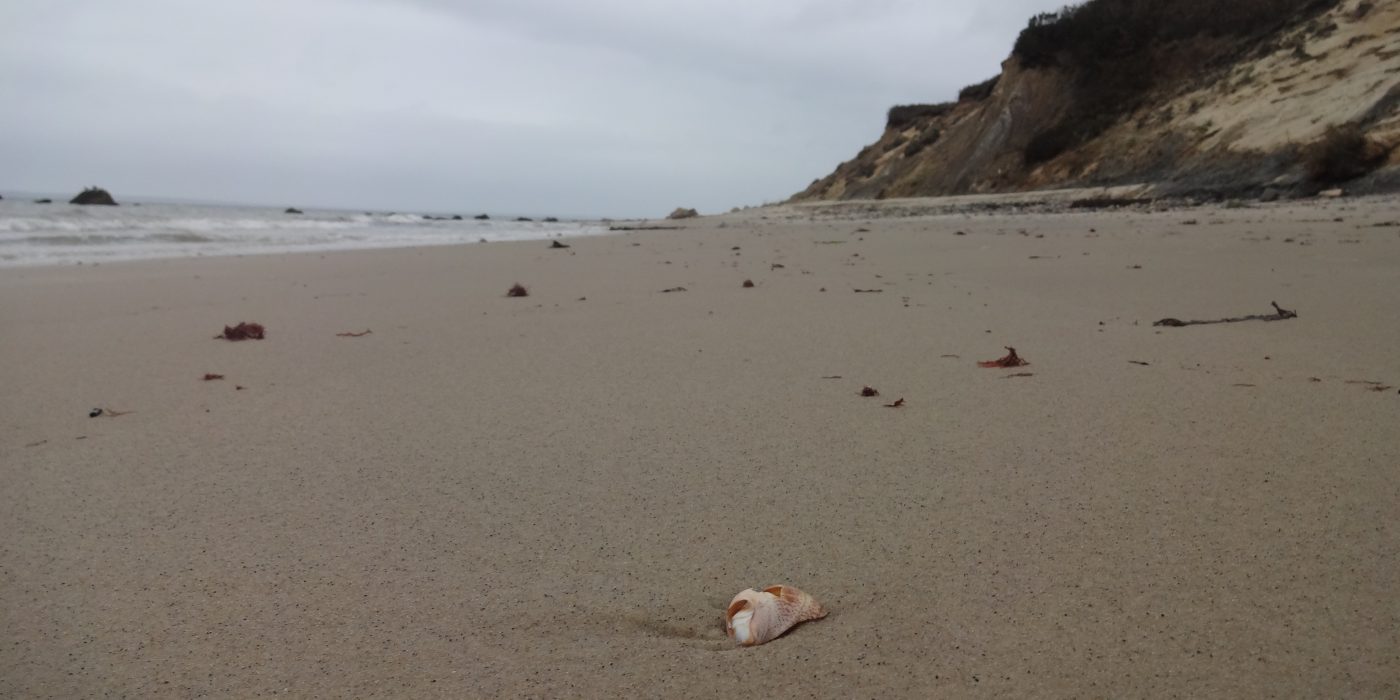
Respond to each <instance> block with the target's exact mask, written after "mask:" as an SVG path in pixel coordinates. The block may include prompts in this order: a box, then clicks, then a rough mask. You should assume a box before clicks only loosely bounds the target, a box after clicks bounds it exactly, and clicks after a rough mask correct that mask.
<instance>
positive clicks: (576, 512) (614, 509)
mask: <svg viewBox="0 0 1400 700" xmlns="http://www.w3.org/2000/svg"><path fill="white" fill-rule="evenodd" d="M901 206H902V205H900V204H899V203H889V202H886V203H883V204H881V205H880V207H875V206H874V205H870V207H865V206H862V205H846V206H843V207H835V208H829V207H827V208H823V207H802V206H791V207H782V208H774V209H757V210H751V211H747V212H742V213H737V214H732V215H726V216H717V217H707V218H702V219H696V220H689V221H685V222H681V223H679V224H678V225H679V226H681V227H683V228H682V229H681V230H660V231H636V232H626V233H619V234H617V235H611V236H601V237H592V238H580V239H574V240H572V241H568V242H569V243H571V245H572V247H570V248H568V249H563V250H552V249H549V248H548V247H547V244H545V243H543V242H539V241H532V242H521V243H490V244H476V245H463V246H453V247H441V248H418V249H402V250H383V251H366V252H339V253H328V254H301V255H281V256H249V257H241V258H203V259H183V260H164V261H149V262H130V263H117V264H102V265H99V266H91V265H84V266H68V267H61V268H58V267H48V268H13V269H4V270H0V328H3V332H0V415H3V416H4V420H3V421H0V532H2V533H4V534H3V536H2V537H0V628H3V629H4V630H5V631H6V633H5V639H4V642H3V644H0V697H11V698H49V697H52V698H74V697H141V698H166V697H169V698H189V697H227V698H248V697H266V696H288V697H323V698H333V697H415V698H424V697H450V698H463V697H620V696H637V697H727V698H761V697H823V698H825V697H831V698H849V697H871V698H875V697H969V696H981V697H1185V696H1190V697H1239V698H1252V697H1281V696H1282V697H1351V698H1362V697H1375V698H1383V697H1396V696H1397V695H1400V596H1397V593H1396V591H1397V589H1400V525H1398V524H1397V523H1400V394H1397V391H1400V323H1397V315H1398V314H1400V312H1398V311H1397V303H1400V200H1397V199H1396V198H1394V197H1389V198H1374V199H1372V198H1367V199H1356V200H1354V199H1347V198H1343V199H1336V200H1319V201H1306V202H1292V203H1278V204H1256V205H1251V206H1242V207H1234V208H1226V207H1221V206H1211V207H1196V208H1185V209H1178V210H1169V211H1147V210H1144V209H1119V210H1097V211H1091V210H1072V211H1071V210H1066V211H1063V212H1059V213H1055V212H1049V213H1018V212H1017V211H1014V210H1005V209H1003V210H996V211H992V212H989V213H968V212H967V211H963V212H958V211H954V212H951V213H949V212H944V213H925V214H918V213H917V211H911V210H910V209H909V208H908V207H905V208H902V209H901V208H900V207H901ZM911 206H912V205H911ZM916 209H917V207H915V210H916ZM745 280H752V281H753V282H754V286H753V287H752V288H745V287H744V286H743V282H744V281H745ZM517 282H518V283H521V284H523V285H525V286H526V287H528V288H529V290H530V296H528V297H525V298H508V297H507V296H506V295H505V292H506V290H507V288H508V287H510V285H511V284H513V283H517ZM676 288H681V289H680V290H678V291H670V292H667V291H663V290H668V289H676ZM856 290H867V291H861V292H857V291H856ZM1270 302H1277V303H1278V304H1279V305H1280V306H1281V307H1284V308H1286V309H1290V310H1294V311H1296V312H1297V317H1296V318H1291V319H1285V320H1277V321H1257V320H1256V321H1244V322H1239V323H1225V324H1212V325H1192V326H1187V327H1156V326H1154V325H1153V322H1154V321H1156V320H1158V319H1162V318H1166V317H1174V318H1178V319H1183V320H1195V319H1200V320H1207V319H1217V318H1224V317H1240V316H1244V315H1250V314H1259V315H1266V314H1272V313H1274V311H1273V308H1272V307H1271V306H1270ZM238 321H256V322H259V323H262V324H264V325H265V326H266V328H267V338H266V339H265V340H261V341H254V340H249V341H243V342H228V341H226V340H216V339H215V338H214V336H216V335H218V334H219V332H220V331H221V329H222V328H223V326H224V325H225V324H233V323H235V322H238ZM365 330H370V331H372V332H371V333H369V334H367V335H361V336H358V337H350V336H338V335H337V334H338V333H348V332H355V333H359V332H362V331H365ZM1004 346H1013V347H1015V348H1016V350H1017V351H1018V353H1019V354H1020V355H1021V356H1022V357H1024V358H1025V359H1026V360H1028V361H1029V362H1030V364H1029V365H1028V366H1025V367H1020V368H1015V369H984V368H980V367H978V365H977V362H978V361H980V360H990V359H995V358H998V357H1000V356H1002V355H1003V354H1004V353H1005V351H1004V350H1003V347H1004ZM206 373H215V374H221V375H223V376H224V379H222V380H211V381H204V380H203V379H202V377H203V376H204V375H205V374H206ZM1021 374H1028V375H1029V376H1016V375H1021ZM866 385H869V386H872V387H874V388H876V389H878V390H879V392H880V396H879V397H874V398H865V397H861V396H860V395H859V393H860V391H861V389H862V387H863V386H866ZM901 398H902V399H904V405H903V406H901V407H898V408H890V407H886V406H885V404H887V403H893V402H895V401H896V400H897V399H901ZM93 408H103V409H104V415H101V416H98V417H95V418H90V417H89V411H90V410H91V409H93ZM774 583H787V584H791V585H795V586H798V587H800V588H802V589H803V590H805V591H808V592H809V593H811V594H813V595H814V596H816V597H817V598H818V599H819V600H820V601H821V602H822V603H823V604H825V605H826V607H827V608H828V609H829V610H830V612H831V614H830V615H829V616H828V617H827V618H825V619H823V620H819V621H815V622H811V623H807V624H804V625H801V626H799V627H797V628H795V629H794V630H793V631H792V632H791V633H790V634H788V635H786V636H784V637H782V638H780V639H778V640H776V641H774V642H772V643H770V644H767V645H764V646H760V647H756V648H736V647H735V646H734V645H733V643H732V642H730V641H729V640H728V639H727V638H726V636H725V633H724V630H723V628H722V624H721V615H722V613H723V610H724V607H725V605H726V604H727V603H728V601H729V599H730V598H731V597H732V596H733V595H734V594H735V593H736V592H738V591H739V590H741V589H743V588H747V587H753V586H765V585H769V584H774Z"/></svg>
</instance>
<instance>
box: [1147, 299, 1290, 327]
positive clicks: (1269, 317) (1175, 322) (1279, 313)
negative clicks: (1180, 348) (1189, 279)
mask: <svg viewBox="0 0 1400 700" xmlns="http://www.w3.org/2000/svg"><path fill="white" fill-rule="evenodd" d="M1269 304H1271V305H1272V306H1273V307H1274V311H1275V313H1271V314H1250V315H1248V316H1235V317H1234V318H1215V319H1211V320H1209V321H1183V320H1181V319H1179V318H1164V319H1162V320H1160V321H1157V322H1156V323H1154V324H1152V325H1154V326H1167V327H1169V328H1180V327H1181V326H1201V325H1205V324H1208V323H1239V322H1241V321H1283V320H1286V319H1290V318H1298V312H1297V311H1290V310H1288V309H1285V308H1283V307H1281V306H1279V305H1278V303H1277V302H1272V301H1271V302H1269Z"/></svg>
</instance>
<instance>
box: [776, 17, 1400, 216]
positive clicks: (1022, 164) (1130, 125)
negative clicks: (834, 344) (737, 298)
mask: <svg viewBox="0 0 1400 700" xmlns="http://www.w3.org/2000/svg"><path fill="white" fill-rule="evenodd" d="M1397 145H1400V3H1379V2H1370V1H1368V0H1340V1H1339V0H1312V1H1309V0H1254V1H1253V2H1241V3H1235V4H1232V5H1231V6H1230V7H1228V8H1225V9H1222V8H1220V7H1218V6H1214V3H1207V2H1202V1H1201V0H1169V1H1159V2H1151V1H1144V0H1091V1H1090V2H1088V3H1085V4H1083V5H1079V6H1076V7H1070V8H1067V9H1065V10H1062V11H1060V12H1058V13H1049V14H1044V15H1039V16H1037V17H1035V18H1033V19H1032V20H1031V21H1030V23H1029V25H1028V27H1027V29H1026V30H1025V31H1023V32H1022V34H1021V36H1020V38H1018V40H1017V42H1016V46H1015V48H1014V50H1013V52H1012V54H1011V56H1010V57H1009V58H1008V59H1007V60H1006V61H1005V62H1003V64H1002V70H1001V73H1000V74H999V75H998V76H996V77H994V78H992V79H990V80H988V81H986V82H984V83H980V84H977V85H972V86H969V87H967V88H964V89H963V90H962V91H961V93H960V94H959V96H958V99H957V100H956V101H953V102H947V103H942V104H929V105H905V106H899V107H895V108H892V109H891V110H890V111H889V115H888V118H887V121H886V126H885V131H884V133H883V134H882V135H881V136H880V138H879V139H878V140H877V141H876V142H875V143H873V144H870V145H869V146H866V147H865V148H864V149H862V150H861V152H860V153H859V154H858V155H857V156H856V157H855V158H853V159H852V160H849V161H847V162H845V163H842V164H841V165H840V166H838V167H837V168H836V170H835V172H833V173H831V174H829V175H827V176H826V177H823V178H820V179H818V180H815V181H813V182H812V184H811V185H810V186H809V187H807V189H805V190H804V191H802V192H800V193H798V194H797V195H795V196H794V197H793V198H792V201H811V200H840V199H884V198H897V197H919V196H943V195H956V194H973V193H992V192H1014V191H1024V190H1035V189H1047V188H1061V187H1081V186H1093V185H1118V184H1130V183H1150V184H1152V185H1154V187H1155V188H1156V190H1157V191H1158V192H1159V193H1160V194H1163V195H1204V196H1264V197H1270V196H1278V195H1298V194H1309V193H1314V192H1316V191H1318V190H1321V189H1326V188H1330V187H1334V186H1336V185H1338V184H1339V183H1343V182H1345V183H1346V186H1347V188H1348V189H1353V190H1362V191H1365V190H1389V189H1396V188H1397V186H1400V148H1397Z"/></svg>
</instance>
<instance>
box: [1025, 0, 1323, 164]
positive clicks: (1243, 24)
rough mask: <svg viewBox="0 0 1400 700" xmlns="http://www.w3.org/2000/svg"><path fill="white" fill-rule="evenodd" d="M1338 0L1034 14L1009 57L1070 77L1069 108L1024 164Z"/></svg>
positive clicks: (1186, 2)
mask: <svg viewBox="0 0 1400 700" xmlns="http://www.w3.org/2000/svg"><path fill="white" fill-rule="evenodd" d="M1339 2H1340V0H1231V1H1230V2H1217V1H1216V0H1173V1H1171V2H1163V1H1162V0H1089V1H1088V2H1085V3H1083V4H1081V5H1072V6H1067V7H1065V8H1064V9H1061V10H1060V11H1058V12H1048V13H1043V14H1039V15H1036V16H1035V17H1032V18H1031V20H1030V23H1029V24H1028V26H1027V27H1026V28H1025V29H1024V30H1023V31H1022V32H1021V35H1020V36H1019V37H1018V38H1017V39H1016V45H1015V48H1014V49H1013V50H1012V55H1013V56H1015V57H1016V58H1017V59H1018V60H1019V61H1020V63H1021V65H1022V66H1025V67H1027V68H1042V67H1050V66H1055V67H1058V68H1060V69H1062V70H1064V71H1066V72H1067V73H1069V74H1070V75H1072V76H1074V83H1073V89H1074V91H1075V99H1074V104H1075V108H1074V110H1073V112H1072V113H1070V114H1067V115H1065V117H1064V119H1062V120H1061V121H1060V122H1059V123H1057V124H1054V125H1051V126H1049V127H1048V128H1046V129H1044V130H1043V131H1042V132H1041V133H1040V134H1037V135H1036V137H1035V138H1033V139H1032V141H1031V143H1030V145H1029V146H1028V147H1027V149H1026V153H1025V155H1026V162H1027V163H1029V164H1034V163H1038V162H1041V161H1044V160H1049V159H1050V158H1054V157H1055V156H1057V155H1059V154H1060V153H1061V152H1063V151H1065V150H1067V149H1070V148H1073V147H1074V146H1076V145H1078V144H1080V143H1083V142H1085V141H1087V140H1089V139H1091V138H1093V137H1094V136H1097V135H1098V134H1099V133H1101V132H1102V131H1103V130H1104V129H1105V128H1107V127H1108V125H1109V124H1111V123H1113V121H1114V120H1115V118H1116V117H1118V116H1120V115H1122V114H1125V113H1127V112H1130V111H1132V110H1133V109H1135V108H1137V107H1138V106H1139V105H1140V104H1141V102H1142V100H1143V98H1144V97H1146V96H1147V95H1148V93H1149V92H1150V91H1151V90H1152V89H1153V88H1156V87H1159V86H1164V85H1172V84H1178V83H1181V82H1182V81H1184V80H1189V79H1190V78H1191V77H1192V76H1199V75H1200V74H1201V73H1202V71H1204V70H1208V69H1210V68H1211V67H1214V66H1218V65H1223V64H1225V63H1227V62H1229V61H1230V60H1233V59H1235V58H1238V57H1239V56H1240V55H1241V54H1242V53H1243V52H1245V51H1248V50H1249V49H1250V48H1252V47H1253V46H1254V45H1256V44H1257V43H1258V42H1259V41H1260V40H1262V39H1264V38H1266V37H1269V36H1271V35H1273V34H1275V33H1276V32H1278V31H1279V30H1280V29H1282V28H1283V27H1286V26H1288V25H1290V24H1293V23H1296V22H1298V21H1299V20H1300V19H1304V18H1306V17H1309V16H1314V15H1316V14H1318V13H1320V12H1324V11H1326V10H1328V9H1331V8H1332V7H1334V6H1335V5H1337V4H1338V3H1339Z"/></svg>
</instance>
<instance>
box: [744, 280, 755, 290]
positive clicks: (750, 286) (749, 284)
mask: <svg viewBox="0 0 1400 700" xmlns="http://www.w3.org/2000/svg"><path fill="white" fill-rule="evenodd" d="M744 289H753V280H744Z"/></svg>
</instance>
